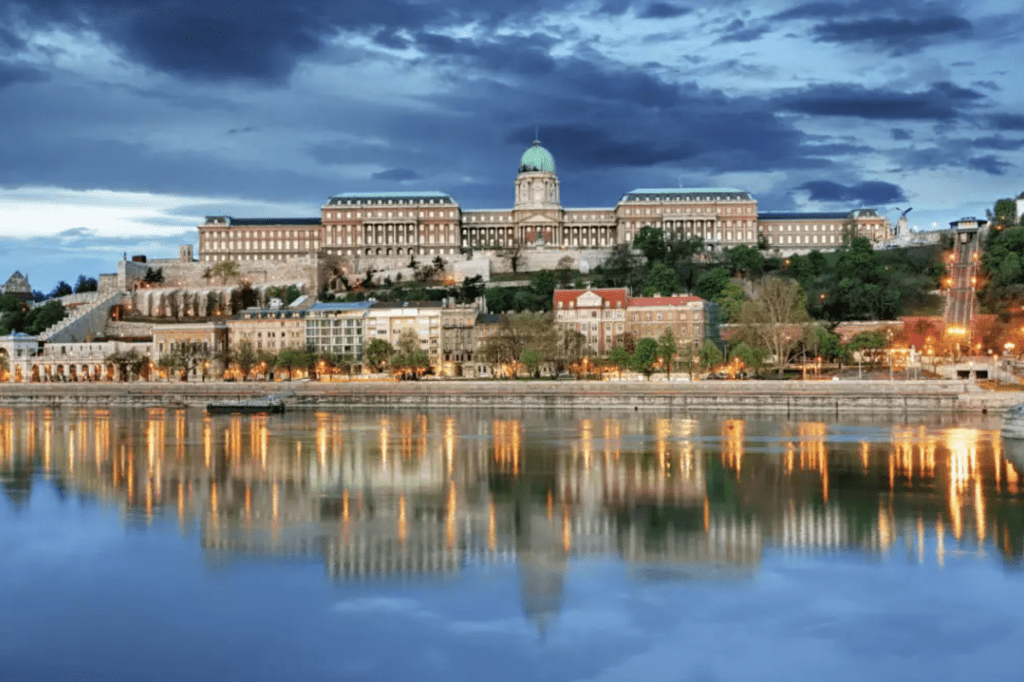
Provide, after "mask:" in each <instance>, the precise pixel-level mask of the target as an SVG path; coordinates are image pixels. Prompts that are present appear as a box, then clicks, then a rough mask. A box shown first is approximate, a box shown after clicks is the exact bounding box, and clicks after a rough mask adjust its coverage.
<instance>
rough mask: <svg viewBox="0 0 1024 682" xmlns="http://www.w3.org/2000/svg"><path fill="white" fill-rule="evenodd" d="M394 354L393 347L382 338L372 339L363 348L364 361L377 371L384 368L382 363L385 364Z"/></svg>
mask: <svg viewBox="0 0 1024 682" xmlns="http://www.w3.org/2000/svg"><path fill="white" fill-rule="evenodd" d="M394 354H395V349H394V348H393V347H392V346H391V344H390V343H388V342H387V341H385V340H384V339H373V340H372V341H370V343H368V344H367V345H366V348H365V349H364V350H363V356H364V357H365V358H366V362H368V363H369V365H370V366H371V367H373V368H374V370H375V371H378V372H380V371H382V370H383V369H384V365H386V364H387V362H388V360H390V359H391V356H392V355H394Z"/></svg>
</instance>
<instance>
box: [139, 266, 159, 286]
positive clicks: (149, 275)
mask: <svg viewBox="0 0 1024 682" xmlns="http://www.w3.org/2000/svg"><path fill="white" fill-rule="evenodd" d="M142 281H143V282H145V283H146V284H160V283H161V282H163V281H164V269H163V268H157V269H156V270H154V269H153V268H146V274H145V275H143V277H142Z"/></svg>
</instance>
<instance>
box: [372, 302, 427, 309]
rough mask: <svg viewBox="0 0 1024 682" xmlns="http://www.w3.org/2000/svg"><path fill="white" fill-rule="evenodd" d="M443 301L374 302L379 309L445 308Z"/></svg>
mask: <svg viewBox="0 0 1024 682" xmlns="http://www.w3.org/2000/svg"><path fill="white" fill-rule="evenodd" d="M443 307H444V304H443V303H441V301H378V302H376V303H374V304H373V308H375V309H377V310H381V309H388V308H443Z"/></svg>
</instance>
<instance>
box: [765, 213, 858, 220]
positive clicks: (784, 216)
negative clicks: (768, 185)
mask: <svg viewBox="0 0 1024 682" xmlns="http://www.w3.org/2000/svg"><path fill="white" fill-rule="evenodd" d="M849 217H850V211H783V212H781V213H761V212H758V214H757V219H758V220H846V219H847V218H849Z"/></svg>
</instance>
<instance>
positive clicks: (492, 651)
mask: <svg viewBox="0 0 1024 682" xmlns="http://www.w3.org/2000/svg"><path fill="white" fill-rule="evenodd" d="M1022 474H1024V463H1022V462H1019V461H1015V460H1014V459H1013V458H1009V459H1008V458H1007V457H1006V455H1005V453H1004V451H1003V444H1002V443H1001V441H1000V438H999V434H998V420H993V419H991V418H985V417H982V416H980V415H979V416H972V417H959V418H958V417H955V416H952V415H948V414H947V415H935V416H927V415H924V416H914V417H911V418H909V419H907V418H901V419H898V420H886V419H885V418H884V417H883V418H880V417H878V416H877V415H875V416H861V417H856V416H850V417H846V418H838V419H837V418H835V417H834V416H832V417H822V418H821V419H820V420H819V419H815V418H812V417H806V418H803V417H802V418H800V419H793V420H782V419H779V418H777V417H771V416H764V415H762V416H758V417H756V418H749V417H747V418H744V416H743V415H720V416H709V415H706V414H703V415H694V416H686V415H681V414H678V413H671V414H668V413H666V414H664V415H659V414H658V413H656V412H646V413H645V412H640V413H637V412H622V413H616V412H613V411H602V412H589V413H588V412H580V411H560V412H557V413H544V412H539V411H522V410H512V409H509V410H498V409H486V410H484V409H478V410H473V409H459V410H452V411H444V410H437V409H435V410H431V411H427V412H418V411H413V410H388V411H371V410H368V409H367V410H339V411H320V412H314V411H308V412H302V411H295V412H290V413H288V414H286V415H280V416H278V415H275V416H269V417H268V416H238V415H235V416H224V417H220V416H218V417H208V416H206V415H204V414H203V412H202V411H200V410H195V409H148V410H146V409H130V408H125V409H121V408H116V409H91V408H90V409H67V408H61V409H52V410H51V409H22V408H2V409H0V487H2V489H3V493H4V494H3V495H2V496H0V614H2V618H0V633H2V636H0V681H2V680H8V679H9V680H19V681H21V680H130V681H135V680H205V679H239V680H280V679H296V680H301V679H316V680H325V679H331V680H334V679H337V680H374V681H378V680H412V679H417V680H444V681H445V682H453V681H456V680H481V679H487V680H495V681H501V680H521V679H530V680H580V681H589V680H666V681H668V680H700V681H704V680H740V679H743V680H749V679H780V678H786V679H791V680H805V679H806V680H812V679H813V680H819V679H821V678H823V677H827V678H828V679H829V680H832V681H836V680H864V679H877V680H890V679H891V680H902V679H908V678H915V679H917V678H919V679H929V680H962V679H967V678H969V677H972V676H977V675H979V674H984V675H985V676H986V677H988V678H990V679H1007V680H1010V679H1019V670H1020V669H1019V662H1018V661H1017V660H1016V658H1017V657H1016V655H1015V652H1016V651H1017V650H1018V647H1019V643H1020V642H1021V641H1024V614H1022V607H1024V573H1022V571H1021V556H1022V553H1024V480H1022V478H1021V476H1022Z"/></svg>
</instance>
